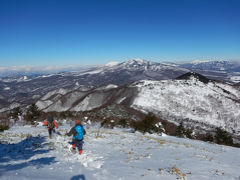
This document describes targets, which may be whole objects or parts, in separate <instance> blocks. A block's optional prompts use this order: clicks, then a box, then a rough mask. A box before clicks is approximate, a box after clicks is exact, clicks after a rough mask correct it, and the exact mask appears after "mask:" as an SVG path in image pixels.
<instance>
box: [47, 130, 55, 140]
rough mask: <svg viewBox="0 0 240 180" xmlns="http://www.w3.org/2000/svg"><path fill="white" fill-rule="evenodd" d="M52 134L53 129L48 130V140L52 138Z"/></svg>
mask: <svg viewBox="0 0 240 180" xmlns="http://www.w3.org/2000/svg"><path fill="white" fill-rule="evenodd" d="M52 132H55V129H54V128H48V134H49V137H50V138H51V137H52Z"/></svg>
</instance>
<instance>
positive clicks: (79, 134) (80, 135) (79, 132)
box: [73, 126, 84, 140]
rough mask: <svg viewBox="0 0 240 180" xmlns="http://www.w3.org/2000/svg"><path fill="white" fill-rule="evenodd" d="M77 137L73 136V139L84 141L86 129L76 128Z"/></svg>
mask: <svg viewBox="0 0 240 180" xmlns="http://www.w3.org/2000/svg"><path fill="white" fill-rule="evenodd" d="M75 131H76V135H75V136H73V139H76V140H82V139H83V135H84V129H83V127H82V126H75Z"/></svg>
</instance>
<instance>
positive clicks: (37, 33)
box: [0, 0, 240, 67]
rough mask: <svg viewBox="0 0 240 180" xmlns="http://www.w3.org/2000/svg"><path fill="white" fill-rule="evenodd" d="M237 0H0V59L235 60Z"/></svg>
mask: <svg viewBox="0 0 240 180" xmlns="http://www.w3.org/2000/svg"><path fill="white" fill-rule="evenodd" d="M239 9H240V2H239V1H238V0H221V1H217V0H210V1H202V0H195V1H192V0H182V1H179V0H150V1H147V0H132V1H128V0H121V1H110V0H102V1H97V0H92V1H77V0H70V1H67V0H51V1H48V0H35V1H29V0H21V1H19V0H3V1H1V2H0V22H1V28H0V63H1V65H0V66H2V67H4V66H8V67H9V66H26V65H28V66H66V65H72V66H78V65H94V64H106V63H108V62H111V61H118V62H122V61H125V60H129V59H135V58H141V59H146V60H150V61H155V62H162V61H174V62H176V61H192V60H196V59H199V60H239V59H240V34H239V32H240V11H239Z"/></svg>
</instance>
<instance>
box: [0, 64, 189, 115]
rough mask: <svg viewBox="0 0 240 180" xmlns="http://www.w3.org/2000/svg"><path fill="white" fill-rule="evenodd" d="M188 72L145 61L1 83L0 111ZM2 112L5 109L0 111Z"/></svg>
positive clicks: (23, 77) (14, 79)
mask: <svg viewBox="0 0 240 180" xmlns="http://www.w3.org/2000/svg"><path fill="white" fill-rule="evenodd" d="M186 72H188V70H187V69H184V68H179V67H174V66H170V65H165V64H160V63H154V62H149V61H144V60H130V61H127V62H123V63H108V64H106V65H104V66H98V67H92V68H89V69H88V70H86V69H85V70H84V71H83V70H82V71H75V72H64V73H58V74H49V75H41V76H22V77H20V78H18V79H16V78H10V79H9V78H4V79H2V80H0V95H1V96H0V109H2V108H5V109H4V111H5V110H6V108H8V107H9V106H10V105H11V104H13V103H19V104H30V103H33V102H36V100H38V99H39V98H40V97H41V96H42V95H44V94H46V93H48V92H49V91H54V90H56V89H60V88H63V89H66V90H74V89H79V88H82V87H83V86H84V87H87V88H97V87H101V86H106V85H108V84H115V85H124V84H129V83H132V82H134V81H137V80H143V79H148V80H162V79H171V78H175V77H177V76H179V75H181V74H184V73H186ZM0 112H3V109H2V110H0Z"/></svg>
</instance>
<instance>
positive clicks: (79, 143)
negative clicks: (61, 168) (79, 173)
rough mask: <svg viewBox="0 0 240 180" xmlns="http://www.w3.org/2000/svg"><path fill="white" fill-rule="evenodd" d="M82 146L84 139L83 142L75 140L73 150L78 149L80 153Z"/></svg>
mask: <svg viewBox="0 0 240 180" xmlns="http://www.w3.org/2000/svg"><path fill="white" fill-rule="evenodd" d="M82 146H83V139H82V140H77V139H73V141H72V147H73V149H75V148H77V149H78V151H80V150H82Z"/></svg>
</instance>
